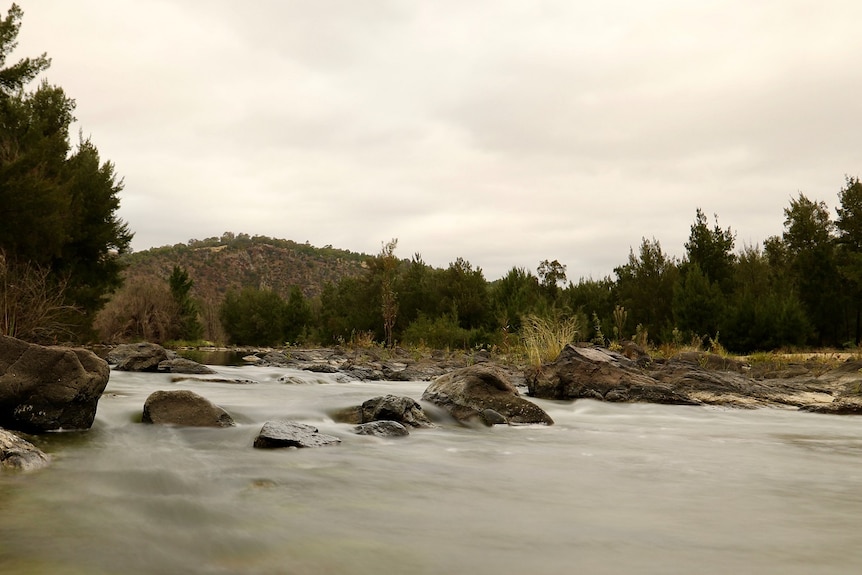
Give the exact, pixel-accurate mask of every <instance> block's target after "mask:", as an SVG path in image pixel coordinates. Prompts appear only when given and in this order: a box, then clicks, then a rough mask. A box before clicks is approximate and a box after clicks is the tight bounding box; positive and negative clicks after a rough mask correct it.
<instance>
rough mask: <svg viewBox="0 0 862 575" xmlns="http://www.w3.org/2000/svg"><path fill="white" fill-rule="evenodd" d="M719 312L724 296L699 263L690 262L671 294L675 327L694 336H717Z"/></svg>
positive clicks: (720, 315) (722, 308) (721, 308)
mask: <svg viewBox="0 0 862 575" xmlns="http://www.w3.org/2000/svg"><path fill="white" fill-rule="evenodd" d="M722 311H724V296H723V294H722V293H721V289H719V287H718V284H717V283H714V282H710V281H709V277H708V276H707V275H706V274H704V273H703V272H702V271H701V269H700V266H699V265H698V264H696V263H695V264H691V265H690V266H689V268H688V273H687V274H686V275H685V277H684V278H683V279H682V281H681V282H680V283H678V284H677V286H676V289H675V290H674V293H673V315H674V319H675V320H676V325H677V327H679V328H680V329H682V330H683V331H687V332H689V333H690V334H691V335H693V336H697V337H701V338H702V337H706V336H709V337H716V336H717V335H718V332H719V328H720V325H719V321H720V319H721V317H722Z"/></svg>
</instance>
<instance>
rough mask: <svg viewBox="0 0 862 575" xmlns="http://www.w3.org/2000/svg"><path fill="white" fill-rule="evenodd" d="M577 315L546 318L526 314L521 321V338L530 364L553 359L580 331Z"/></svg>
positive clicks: (537, 364)
mask: <svg viewBox="0 0 862 575" xmlns="http://www.w3.org/2000/svg"><path fill="white" fill-rule="evenodd" d="M581 329H582V326H581V322H580V320H579V318H578V317H571V318H568V319H548V318H543V317H538V316H535V315H528V316H526V317H525V318H523V320H522V321H521V339H522V340H523V342H524V348H525V349H526V351H527V357H528V359H529V361H530V364H531V365H535V366H539V365H541V364H542V362H545V361H553V360H555V359H556V358H557V356H558V355H560V352H561V351H563V348H564V347H566V345H567V344H569V343H572V342H573V341H575V339H576V338H577V337H578V335H580V333H581Z"/></svg>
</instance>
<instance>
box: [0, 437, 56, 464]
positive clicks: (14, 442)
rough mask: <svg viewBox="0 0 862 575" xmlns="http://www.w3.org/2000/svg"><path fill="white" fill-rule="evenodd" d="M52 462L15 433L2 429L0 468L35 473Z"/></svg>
mask: <svg viewBox="0 0 862 575" xmlns="http://www.w3.org/2000/svg"><path fill="white" fill-rule="evenodd" d="M50 462H51V458H49V457H48V456H47V455H45V454H44V453H43V452H42V451H41V450H40V449H38V448H37V447H36V446H35V445H33V444H32V443H30V442H29V441H26V440H24V439H21V438H20V437H18V436H17V435H15V434H14V433H11V432H9V431H6V430H5V429H0V468H2V469H12V470H16V471H35V470H36V469H42V468H43V467H46V466H47V465H48V464H49V463H50Z"/></svg>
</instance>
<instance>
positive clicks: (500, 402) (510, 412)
mask: <svg viewBox="0 0 862 575" xmlns="http://www.w3.org/2000/svg"><path fill="white" fill-rule="evenodd" d="M422 399H423V400H424V401H428V402H430V403H433V404H435V405H438V406H440V407H442V408H444V409H446V410H447V411H448V412H449V413H451V414H452V416H453V417H454V418H455V419H457V420H458V421H471V420H479V421H482V422H484V423H486V424H487V423H488V422H490V424H493V423H497V422H502V421H501V420H500V419H499V417H497V416H500V417H502V418H503V419H504V420H505V421H507V422H509V423H542V424H546V425H551V424H553V423H554V420H553V419H551V416H550V415H548V414H547V413H545V411H544V410H543V409H542V408H541V407H539V406H538V405H536V404H535V403H532V402H531V401H528V400H526V399H524V398H523V397H521V396H520V394H519V393H518V390H517V389H516V388H515V386H514V385H512V383H511V382H510V381H509V379H508V378H507V377H506V375H505V374H504V373H503V372H502V371H501V370H499V369H497V368H495V367H494V366H491V365H487V364H480V365H474V366H470V367H465V368H462V369H459V370H456V371H453V372H451V373H448V374H446V375H442V376H440V377H438V378H437V379H435V380H434V381H433V382H432V383H431V385H429V386H428V387H427V388H426V389H425V392H424V393H423V394H422ZM488 410H490V411H492V412H494V414H496V415H494V414H491V413H489V412H488Z"/></svg>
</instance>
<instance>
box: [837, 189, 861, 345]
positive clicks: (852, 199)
mask: <svg viewBox="0 0 862 575" xmlns="http://www.w3.org/2000/svg"><path fill="white" fill-rule="evenodd" d="M838 199H839V201H840V203H841V207H839V208H838V209H837V210H836V211H837V212H838V219H837V220H836V221H835V226H836V227H837V228H838V232H839V234H838V246H839V250H840V252H839V257H840V261H841V263H840V267H841V274H842V276H843V277H844V278H845V279H846V280H847V282H848V284H849V286H850V289H851V295H852V298H853V304H852V305H853V309H854V311H855V324H856V330H855V341H856V345H859V343H860V340H862V182H860V181H859V178H854V177H850V176H848V177H847V178H846V179H845V184H844V188H842V189H841V191H840V192H839V193H838Z"/></svg>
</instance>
